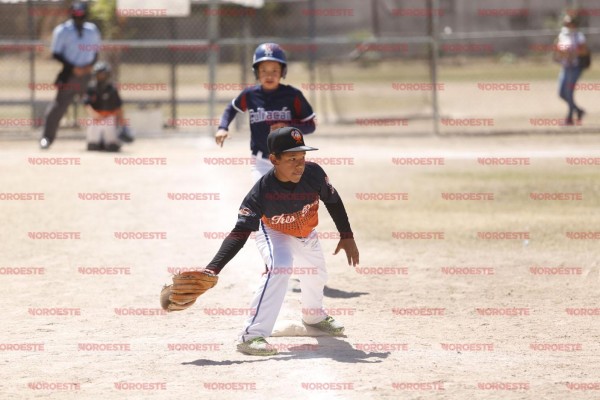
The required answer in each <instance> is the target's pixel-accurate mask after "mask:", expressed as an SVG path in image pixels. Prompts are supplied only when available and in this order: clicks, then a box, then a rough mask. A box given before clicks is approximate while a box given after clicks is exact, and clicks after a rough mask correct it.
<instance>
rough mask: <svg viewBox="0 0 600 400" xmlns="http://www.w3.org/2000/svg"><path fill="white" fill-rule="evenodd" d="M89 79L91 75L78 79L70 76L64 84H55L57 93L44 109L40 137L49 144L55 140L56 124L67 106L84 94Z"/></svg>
mask: <svg viewBox="0 0 600 400" xmlns="http://www.w3.org/2000/svg"><path fill="white" fill-rule="evenodd" d="M90 78H91V75H84V76H79V77H77V76H75V75H72V76H71V78H69V80H68V81H67V82H66V83H58V84H57V87H58V91H57V93H56V98H55V99H54V101H53V102H52V103H50V105H48V108H47V109H46V115H45V117H46V121H45V123H44V133H43V135H42V137H45V138H46V139H48V140H49V141H50V143H52V142H53V141H54V139H55V138H56V131H57V130H58V124H59V123H60V120H61V119H62V117H63V116H64V115H65V113H66V112H67V109H68V108H69V105H70V104H71V103H72V102H73V99H74V98H75V95H77V94H79V95H83V93H85V90H86V88H87V85H88V82H89V81H90Z"/></svg>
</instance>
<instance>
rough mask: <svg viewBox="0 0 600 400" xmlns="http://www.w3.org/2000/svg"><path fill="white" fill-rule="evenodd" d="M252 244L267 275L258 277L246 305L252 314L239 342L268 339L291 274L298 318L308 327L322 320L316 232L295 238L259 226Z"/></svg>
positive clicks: (322, 276)
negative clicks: (296, 289)
mask: <svg viewBox="0 0 600 400" xmlns="http://www.w3.org/2000/svg"><path fill="white" fill-rule="evenodd" d="M256 245H257V247H258V250H259V251H260V254H261V255H262V258H263V260H264V262H265V265H266V266H267V268H268V272H267V273H266V274H264V275H263V276H262V278H261V281H260V285H259V286H258V289H257V290H256V292H255V294H254V299H252V302H251V303H250V309H251V310H252V311H253V315H251V316H250V317H248V319H247V320H246V323H245V326H244V329H243V330H242V333H241V334H240V336H239V340H240V341H242V342H244V341H247V340H250V339H252V338H255V337H258V336H262V337H269V336H271V333H272V332H273V327H274V326H275V321H276V320H277V316H278V315H279V311H280V310H281V306H282V304H283V300H284V298H285V294H286V292H287V287H288V281H289V279H290V276H291V275H295V276H297V277H298V278H299V279H300V289H301V294H300V300H301V303H302V319H303V320H304V321H305V322H306V323H309V324H316V323H317V322H320V321H322V320H324V319H325V317H326V313H325V310H324V309H323V289H324V287H325V282H326V281H327V270H326V269H325V257H324V256H323V251H322V249H321V244H320V243H319V238H318V235H317V232H316V231H314V230H313V231H312V232H311V234H310V235H309V236H308V237H307V238H305V239H299V238H296V237H294V236H290V235H286V234H284V233H281V232H278V231H275V230H273V229H270V228H268V227H267V226H264V225H263V224H262V223H261V224H260V229H259V231H258V232H257V234H256Z"/></svg>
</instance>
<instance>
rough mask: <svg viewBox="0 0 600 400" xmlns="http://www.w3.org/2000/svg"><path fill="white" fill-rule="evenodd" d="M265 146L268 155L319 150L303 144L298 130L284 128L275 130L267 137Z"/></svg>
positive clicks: (288, 127) (302, 138)
mask: <svg viewBox="0 0 600 400" xmlns="http://www.w3.org/2000/svg"><path fill="white" fill-rule="evenodd" d="M267 146H269V153H273V154H278V153H287V152H290V151H312V150H319V149H317V148H315V147H309V146H306V145H305V144H304V135H303V134H302V132H301V131H300V129H298V128H294V127H291V126H286V127H284V128H279V129H275V130H274V131H273V132H271V133H269V136H268V137H267Z"/></svg>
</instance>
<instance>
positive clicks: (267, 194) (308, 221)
mask: <svg viewBox="0 0 600 400" xmlns="http://www.w3.org/2000/svg"><path fill="white" fill-rule="evenodd" d="M319 200H321V201H323V202H324V203H337V202H339V201H340V197H339V195H338V193H337V191H336V190H335V189H334V187H333V186H332V185H331V184H330V183H329V179H328V178H327V175H326V174H325V171H323V168H321V167H320V166H319V165H318V164H315V163H313V162H306V166H305V169H304V173H303V174H302V177H301V178H300V181H299V182H298V183H292V182H281V181H279V180H278V179H277V178H275V169H271V171H269V172H267V173H266V174H265V175H264V176H263V177H261V178H260V179H259V180H258V182H256V184H255V185H254V187H252V189H251V190H250V192H249V193H248V195H246V197H245V198H244V201H242V204H241V206H240V210H239V212H238V221H237V224H236V226H235V228H236V229H238V230H246V231H256V230H258V228H259V222H260V221H262V222H263V223H264V224H265V225H266V226H268V227H270V228H272V229H274V230H277V231H280V232H283V233H286V234H288V235H292V236H296V237H307V236H308V235H309V234H310V232H312V230H313V229H314V228H315V227H316V226H317V224H318V222H319V216H318V210H319ZM346 218H347V217H346ZM346 221H347V220H346Z"/></svg>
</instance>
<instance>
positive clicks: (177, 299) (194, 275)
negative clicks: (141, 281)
mask: <svg viewBox="0 0 600 400" xmlns="http://www.w3.org/2000/svg"><path fill="white" fill-rule="evenodd" d="M218 280H219V277H218V276H217V275H215V274H214V273H213V272H212V271H211V270H208V269H203V270H200V271H190V272H182V273H180V274H177V275H174V276H173V284H172V285H165V286H164V287H163V289H162V290H161V291H160V305H161V307H162V308H163V310H167V311H181V310H185V309H186V308H189V307H191V306H192V305H193V304H194V303H195V302H196V299H197V298H198V297H199V296H201V295H202V294H203V293H204V292H206V291H207V290H208V289H210V288H212V287H214V286H215V285H216V284H217V281H218Z"/></svg>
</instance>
